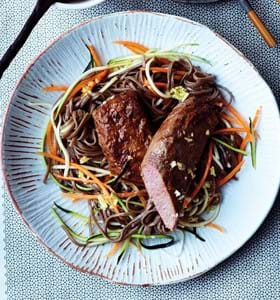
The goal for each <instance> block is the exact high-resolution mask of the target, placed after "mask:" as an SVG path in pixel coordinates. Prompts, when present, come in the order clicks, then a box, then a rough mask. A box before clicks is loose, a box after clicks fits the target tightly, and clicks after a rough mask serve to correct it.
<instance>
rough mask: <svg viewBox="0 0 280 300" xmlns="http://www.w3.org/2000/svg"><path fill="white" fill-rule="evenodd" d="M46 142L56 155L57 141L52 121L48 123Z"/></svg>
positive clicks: (51, 151)
mask: <svg viewBox="0 0 280 300" xmlns="http://www.w3.org/2000/svg"><path fill="white" fill-rule="evenodd" d="M46 144H47V148H48V149H49V151H50V153H51V154H54V155H56V153H57V143H56V139H55V137H54V132H53V127H52V123H51V122H49V123H48V127H47V131H46Z"/></svg>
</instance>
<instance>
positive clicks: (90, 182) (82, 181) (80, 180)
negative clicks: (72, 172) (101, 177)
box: [53, 173, 96, 184]
mask: <svg viewBox="0 0 280 300" xmlns="http://www.w3.org/2000/svg"><path fill="white" fill-rule="evenodd" d="M53 176H54V177H55V178H58V179H62V180H67V181H76V182H81V183H85V184H93V183H96V182H95V181H94V180H90V179H86V178H78V177H71V176H67V177H65V176H62V175H60V174H56V173H53Z"/></svg>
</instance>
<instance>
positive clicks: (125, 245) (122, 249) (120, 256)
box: [117, 239, 130, 264]
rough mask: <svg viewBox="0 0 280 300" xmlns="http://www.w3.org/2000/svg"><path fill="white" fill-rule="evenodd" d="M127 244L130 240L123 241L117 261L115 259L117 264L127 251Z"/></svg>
mask: <svg viewBox="0 0 280 300" xmlns="http://www.w3.org/2000/svg"><path fill="white" fill-rule="evenodd" d="M129 243H130V239H127V240H125V242H124V243H123V245H122V247H121V250H120V254H119V256H118V259H117V264H118V263H119V262H120V260H121V258H122V257H123V255H124V253H125V251H126V250H127V249H128V247H129Z"/></svg>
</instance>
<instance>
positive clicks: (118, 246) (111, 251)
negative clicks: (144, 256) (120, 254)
mask: <svg viewBox="0 0 280 300" xmlns="http://www.w3.org/2000/svg"><path fill="white" fill-rule="evenodd" d="M121 245H122V242H118V243H114V244H113V246H112V248H111V250H110V251H109V252H108V254H107V256H113V255H114V254H116V252H117V251H118V250H119V249H120V247H121Z"/></svg>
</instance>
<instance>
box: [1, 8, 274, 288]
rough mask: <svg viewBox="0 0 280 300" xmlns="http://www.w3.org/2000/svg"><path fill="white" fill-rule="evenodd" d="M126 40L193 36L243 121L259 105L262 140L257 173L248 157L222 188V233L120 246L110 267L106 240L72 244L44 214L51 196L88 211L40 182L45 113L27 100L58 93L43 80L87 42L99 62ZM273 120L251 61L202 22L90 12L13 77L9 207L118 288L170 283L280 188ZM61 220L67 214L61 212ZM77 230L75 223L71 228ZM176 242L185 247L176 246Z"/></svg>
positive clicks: (160, 44)
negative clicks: (158, 244) (165, 245)
mask: <svg viewBox="0 0 280 300" xmlns="http://www.w3.org/2000/svg"><path fill="white" fill-rule="evenodd" d="M117 39H127V40H134V41H138V42H141V43H143V44H145V45H147V46H149V47H156V48H172V47H174V45H178V44H181V43H186V42H198V43H199V44H200V46H199V47H196V48H190V49H189V50H190V51H194V53H195V54H197V55H200V56H203V57H206V58H207V59H209V60H210V61H211V62H212V66H210V65H203V66H202V67H203V69H204V70H205V71H208V72H211V73H213V74H216V75H217V80H218V82H219V83H220V84H222V85H224V86H226V87H227V88H229V89H230V90H231V91H232V93H233V94H234V96H235V98H236V103H235V106H236V108H237V109H238V110H239V111H241V112H242V113H243V115H244V116H245V117H246V118H248V117H249V116H252V115H253V114H254V113H255V111H256V109H257V108H258V107H259V106H260V105H262V106H263V114H262V118H261V123H260V126H259V134H260V136H261V140H260V141H259V144H258V151H257V170H254V169H253V168H252V167H251V164H250V158H249V157H248V162H247V164H246V165H245V167H244V168H243V169H242V171H241V172H240V173H239V175H238V177H239V181H236V182H232V183H230V184H228V185H227V186H226V188H224V189H223V195H224V199H223V203H222V207H221V211H220V214H219V217H218V219H217V220H216V222H217V223H218V224H220V225H221V226H223V227H224V228H225V229H226V233H225V234H222V233H219V232H217V231H215V230H211V229H209V228H203V229H201V230H200V233H201V235H202V236H203V237H204V238H205V239H206V242H205V243H203V242H201V241H199V240H197V239H195V238H194V237H193V236H192V235H190V234H188V235H186V237H185V241H184V244H182V243H181V244H180V243H178V244H176V245H174V246H172V248H169V249H167V250H156V251H155V250H154V251H151V250H150V251H149V250H144V251H143V253H142V254H140V253H139V252H137V250H135V249H134V248H131V249H129V250H128V253H127V254H126V255H125V256H124V258H123V259H122V260H121V262H120V263H119V264H118V265H117V263H116V260H117V258H116V257H107V253H108V251H109V248H110V247H111V246H110V245H106V246H99V247H95V248H88V249H84V248H79V247H77V246H75V245H73V244H72V243H71V242H70V241H69V240H68V239H67V237H66V235H65V233H64V232H63V230H61V229H60V227H59V226H58V224H57V222H56V221H55V220H54V218H53V217H52V216H51V214H50V208H51V207H52V205H53V202H54V201H57V202H58V203H60V204H62V205H63V206H65V207H69V208H70V207H71V208H73V209H75V210H78V211H81V212H84V213H85V212H87V204H86V203H76V204H72V203H70V201H69V200H68V199H61V196H60V193H61V192H60V190H59V189H58V187H57V186H56V185H55V184H54V183H53V182H52V181H51V180H50V181H49V183H48V184H47V185H44V184H43V183H42V177H43V175H44V173H45V167H44V163H43V161H42V159H41V158H40V157H38V156H37V155H36V152H37V151H39V149H40V144H41V143H42V136H43V132H44V130H45V128H46V125H47V122H48V118H49V115H50V109H49V108H48V107H44V106H34V105H31V104H30V102H44V103H49V104H53V103H54V101H55V100H56V99H57V97H58V96H59V93H44V92H43V91H42V88H43V87H44V86H48V85H50V84H66V85H70V83H72V82H73V81H74V80H75V79H76V78H77V77H78V76H79V75H80V74H81V72H82V71H83V69H84V68H85V66H86V65H87V63H88V60H89V55H88V51H87V49H86V47H85V44H86V43H92V44H94V45H95V46H96V47H97V49H98V50H99V52H100V53H101V54H102V59H103V61H104V62H106V61H107V60H108V59H110V58H113V57H117V56H121V55H126V54H128V52H127V51H126V50H125V49H124V48H122V47H120V46H118V45H114V44H113V43H112V41H114V40H117ZM279 132H280V122H279V114H278V109H277V105H276V102H275V99H274V96H273V94H272V92H271V90H270V88H269V87H268V86H267V84H266V83H265V82H264V80H263V79H262V78H261V76H260V75H259V73H258V72H257V71H256V69H255V68H254V67H253V65H252V64H251V63H250V62H249V61H248V60H246V59H245V57H244V56H243V55H242V54H241V53H240V52H238V51H237V50H236V49H235V48H233V47H232V46H231V45H230V44H229V43H227V42H226V41H225V40H223V39H222V38H221V37H219V36H218V35H217V34H215V33H214V32H212V31H211V30H210V29H208V28H207V27H205V26H203V25H201V24H198V23H195V22H193V21H190V20H187V19H182V18H178V17H175V16H169V15H162V14H157V13H148V12H124V13H117V14H112V15H108V16H104V17H98V18H95V19H93V20H91V21H89V22H88V23H85V24H82V25H79V26H78V27H76V28H74V29H73V30H71V31H69V32H67V33H66V34H64V35H63V36H61V37H60V38H59V39H57V40H56V41H55V42H54V43H53V44H51V45H50V47H49V48H47V49H46V50H45V51H44V52H43V53H42V54H41V55H40V56H39V57H38V58H37V59H36V60H35V61H34V62H33V63H32V64H31V65H30V66H29V68H28V70H27V71H26V72H25V73H24V75H23V76H22V78H21V80H20V82H19V83H18V85H17V87H16V89H15V92H14V94H13V96H12V97H11V101H10V103H9V106H8V111H7V114H6V117H5V124H4V135H3V140H2V156H3V166H4V175H5V179H6V183H7V187H8V192H9V194H10V197H11V199H12V202H13V203H14V205H15V207H16V209H17V211H18V212H19V214H20V215H21V216H22V218H23V220H24V222H25V223H26V224H27V225H28V226H29V228H30V229H31V230H32V232H33V233H34V235H35V236H36V237H37V238H38V239H39V240H40V241H41V242H42V243H43V244H44V245H45V246H46V247H47V248H48V249H49V250H50V251H51V252H52V253H54V254H55V255H56V256H58V257H60V258H61V259H62V260H63V261H64V262H65V263H67V264H68V265H70V266H71V267H74V268H77V269H78V270H80V271H83V272H87V273H90V274H96V275H99V276H102V277H104V278H107V279H110V280H112V281H114V282H118V283H123V284H137V285H150V284H168V283H173V282H178V281H182V280H187V279H190V278H193V277H195V276H198V275H200V274H202V273H204V272H206V271H208V270H210V269H211V268H213V267H214V266H216V265H217V264H218V263H220V262H222V261H223V260H224V259H226V258H227V257H229V256H230V255H231V254H233V253H234V252H235V251H236V250H237V249H239V248H240V247H241V246H242V245H243V244H244V243H245V242H246V241H247V240H248V239H249V238H250V237H251V236H252V235H253V233H254V232H255V231H256V230H257V228H258V227H259V226H260V224H261V223H262V222H263V220H264V218H265V217H266V215H267V213H268V212H269V210H270V208H271V206H272V204H273V201H274V198H275V196H276V193H277V190H278V185H279V172H280V156H279V149H280V136H279V134H277V135H276V134H275V133H279ZM65 220H66V221H67V222H70V225H71V224H72V223H71V222H72V221H71V220H70V219H69V218H67V216H66V217H65ZM77 230H78V228H77ZM182 246H183V251H180V250H181V248H182Z"/></svg>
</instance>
